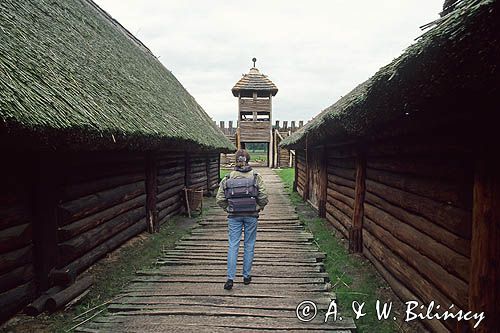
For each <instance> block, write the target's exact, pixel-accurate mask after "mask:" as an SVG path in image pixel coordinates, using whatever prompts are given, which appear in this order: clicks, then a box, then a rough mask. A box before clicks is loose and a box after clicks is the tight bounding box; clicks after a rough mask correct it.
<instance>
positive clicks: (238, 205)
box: [224, 171, 259, 213]
mask: <svg viewBox="0 0 500 333" xmlns="http://www.w3.org/2000/svg"><path fill="white" fill-rule="evenodd" d="M257 175H258V173H256V172H255V171H254V175H253V177H252V178H230V175H227V176H226V184H225V187H224V195H225V197H226V199H227V201H228V207H227V211H228V212H229V213H254V212H256V211H257V196H258V195H259V187H258V185H257Z"/></svg>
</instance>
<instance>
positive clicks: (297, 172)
mask: <svg viewBox="0 0 500 333" xmlns="http://www.w3.org/2000/svg"><path fill="white" fill-rule="evenodd" d="M295 153H297V151H296V152H295ZM297 164H298V163H297V156H295V165H294V166H293V168H294V169H295V172H294V179H293V189H292V190H293V191H294V192H297V184H298V181H299V179H298V178H299V168H298V166H297Z"/></svg>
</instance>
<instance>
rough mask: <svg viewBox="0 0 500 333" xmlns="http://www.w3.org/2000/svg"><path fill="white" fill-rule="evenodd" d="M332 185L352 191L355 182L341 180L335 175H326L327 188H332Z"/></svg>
mask: <svg viewBox="0 0 500 333" xmlns="http://www.w3.org/2000/svg"><path fill="white" fill-rule="evenodd" d="M332 184H337V185H341V186H345V187H349V188H352V189H354V188H355V186H356V182H355V181H353V180H350V179H347V178H343V177H340V176H337V175H333V174H328V186H329V187H332Z"/></svg>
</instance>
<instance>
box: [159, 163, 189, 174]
mask: <svg viewBox="0 0 500 333" xmlns="http://www.w3.org/2000/svg"><path fill="white" fill-rule="evenodd" d="M184 173H185V168H184V165H179V166H175V167H170V168H158V175H159V176H169V175H172V174H182V175H183V174H184Z"/></svg>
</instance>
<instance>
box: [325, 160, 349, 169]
mask: <svg viewBox="0 0 500 333" xmlns="http://www.w3.org/2000/svg"><path fill="white" fill-rule="evenodd" d="M327 164H328V166H329V167H331V168H335V167H340V168H344V169H355V168H356V160H355V159H354V158H328V160H327Z"/></svg>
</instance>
